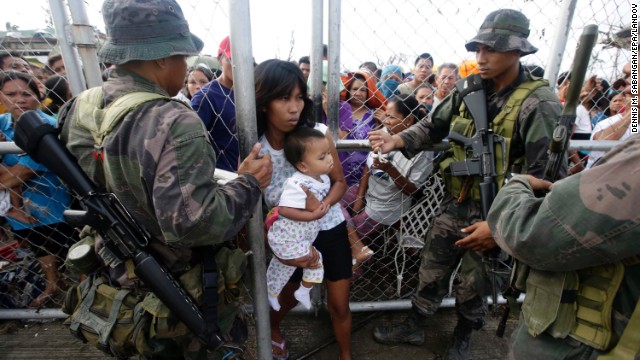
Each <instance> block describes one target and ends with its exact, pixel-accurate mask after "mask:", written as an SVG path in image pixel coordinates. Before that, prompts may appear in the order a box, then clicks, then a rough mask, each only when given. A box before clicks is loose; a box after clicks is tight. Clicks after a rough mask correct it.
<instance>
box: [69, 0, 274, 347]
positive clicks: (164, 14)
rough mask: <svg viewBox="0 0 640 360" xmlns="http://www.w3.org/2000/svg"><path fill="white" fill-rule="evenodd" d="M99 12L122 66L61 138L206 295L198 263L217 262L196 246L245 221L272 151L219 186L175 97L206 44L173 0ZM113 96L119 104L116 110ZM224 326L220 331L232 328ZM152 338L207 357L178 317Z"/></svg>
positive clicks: (205, 142)
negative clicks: (192, 59) (190, 62)
mask: <svg viewBox="0 0 640 360" xmlns="http://www.w3.org/2000/svg"><path fill="white" fill-rule="evenodd" d="M102 14H103V17H104V21H105V25H106V29H107V35H108V37H107V41H106V42H105V43H104V45H103V46H102V48H101V49H100V52H99V57H100V60H101V61H103V62H105V63H110V64H115V65H116V67H115V69H114V70H113V71H111V73H110V75H109V79H108V80H107V81H106V82H105V83H104V84H103V86H102V87H101V88H94V89H90V90H87V91H85V92H83V93H82V94H80V95H79V96H78V97H77V98H75V99H73V100H72V101H71V102H70V103H69V104H68V106H67V107H65V108H64V109H63V110H62V113H61V116H60V118H61V119H62V121H64V127H63V130H62V134H61V140H62V141H63V143H65V144H66V146H67V148H68V149H69V150H70V151H71V153H72V154H73V155H75V156H76V157H77V159H78V162H79V164H80V166H81V167H82V169H83V170H84V171H85V172H86V173H87V174H88V175H89V177H90V178H91V179H92V180H93V181H94V182H95V183H96V184H98V186H99V187H100V188H103V189H106V190H108V191H111V192H114V193H115V194H116V195H117V196H118V197H119V198H120V199H121V200H122V202H123V204H124V205H125V206H126V207H127V208H128V209H129V210H130V212H131V213H132V215H133V216H134V217H135V219H136V220H137V221H138V222H139V223H141V224H142V225H144V227H145V228H146V229H147V230H148V231H149V232H150V234H151V236H152V244H151V245H150V246H151V247H152V248H153V249H154V250H156V251H154V253H155V254H159V257H161V259H160V260H161V261H162V262H163V263H164V264H165V265H166V266H167V267H168V268H169V270H170V271H171V272H173V273H174V276H176V278H177V277H178V276H180V280H181V282H182V283H183V284H191V287H188V286H185V288H186V290H187V291H189V292H190V293H194V291H195V293H201V292H202V289H201V281H200V279H199V276H201V275H200V274H199V272H198V271H192V270H193V269H198V267H197V266H196V265H197V264H200V263H205V262H206V261H213V259H203V257H200V256H198V253H199V251H200V250H195V248H196V247H202V246H209V245H216V244H219V243H221V242H222V241H224V240H226V239H228V238H229V237H231V236H233V235H235V233H236V232H237V231H238V230H239V229H240V227H242V226H243V225H244V223H245V222H246V220H247V219H248V218H249V217H250V216H251V214H252V209H253V208H254V207H255V206H256V205H257V203H258V199H259V198H260V191H261V188H264V187H266V186H267V185H268V184H269V182H270V180H271V160H270V157H269V156H268V155H266V156H264V157H262V158H258V157H257V154H258V153H259V151H260V146H259V145H258V144H257V145H256V146H254V148H253V149H252V152H251V154H250V155H249V156H248V157H247V158H246V159H245V160H244V161H243V162H242V163H241V164H240V166H239V169H238V174H239V176H238V178H237V179H235V180H232V181H229V182H228V183H226V184H225V185H222V186H218V185H217V183H216V181H215V180H214V178H213V173H214V171H215V167H216V166H215V165H216V159H215V153H214V151H213V148H212V147H211V145H210V143H209V139H208V136H207V132H206V129H205V128H204V125H203V123H202V121H201V120H200V118H199V117H198V114H197V113H195V112H194V111H193V110H191V109H190V108H189V107H188V106H187V105H185V104H184V103H182V102H180V101H176V100H172V99H171V97H172V96H175V95H176V94H177V93H178V91H180V89H181V88H182V86H183V84H184V83H183V81H184V77H185V74H186V71H187V62H186V57H187V56H188V55H198V53H199V52H200V50H201V49H202V47H203V43H202V41H201V40H200V39H199V38H198V37H196V36H195V35H193V34H191V33H190V31H189V26H188V24H187V22H186V20H185V18H184V15H183V14H182V10H181V8H180V6H179V5H178V4H177V3H176V2H175V1H174V0H148V1H138V0H107V1H105V2H104V5H103V8H102ZM116 101H118V102H119V104H120V106H113V107H111V105H112V104H114V102H116ZM113 108H115V109H118V111H111V110H112V109H113ZM122 109H124V110H122ZM101 126H102V127H101ZM90 129H91V130H95V129H102V130H105V129H106V131H104V132H103V133H101V134H97V132H96V131H93V132H91V131H90ZM119 275H123V274H122V273H120V274H119ZM124 275H127V273H125V274H124ZM122 277H126V276H122ZM122 277H120V278H118V279H117V280H121V279H122ZM112 280H113V276H112ZM118 283H119V284H120V285H121V286H125V285H124V284H123V282H122V281H119V282H118ZM183 286H184V285H183ZM205 291H206V290H205ZM145 301H146V300H145ZM143 308H144V309H145V310H147V311H149V310H148V308H147V307H145V306H144V305H143ZM154 310H155V312H154V315H155V316H157V317H161V314H168V310H167V309H166V307H164V305H162V304H159V305H157V307H156V308H155V309H154ZM205 317H206V314H205ZM233 323H234V321H233V319H232V320H231V321H230V322H228V324H229V325H232V324H233ZM220 330H221V333H222V334H221V335H222V336H226V335H227V334H228V332H229V331H230V329H229V328H226V329H224V328H223V326H222V325H221V329H220ZM149 336H150V338H149V339H148V341H149V344H150V345H151V347H152V349H151V352H152V355H153V356H156V355H162V358H183V356H184V357H186V358H195V357H199V358H204V357H203V356H206V354H205V353H204V350H205V349H204V347H203V346H201V344H200V343H199V342H198V340H197V339H195V337H194V336H193V334H190V333H189V331H188V330H187V331H185V327H184V326H176V324H175V321H174V319H169V320H167V319H164V320H162V319H159V320H157V322H156V319H155V318H154V327H153V329H152V331H150V335H149ZM136 346H137V344H136Z"/></svg>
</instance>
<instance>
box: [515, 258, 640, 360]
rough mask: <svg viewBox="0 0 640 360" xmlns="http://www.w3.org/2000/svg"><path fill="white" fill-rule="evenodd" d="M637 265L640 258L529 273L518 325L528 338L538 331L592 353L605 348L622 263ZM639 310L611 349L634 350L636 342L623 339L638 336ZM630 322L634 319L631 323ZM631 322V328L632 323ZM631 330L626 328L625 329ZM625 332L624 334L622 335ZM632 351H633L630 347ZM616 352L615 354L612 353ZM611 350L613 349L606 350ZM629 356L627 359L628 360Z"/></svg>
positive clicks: (611, 334)
mask: <svg viewBox="0 0 640 360" xmlns="http://www.w3.org/2000/svg"><path fill="white" fill-rule="evenodd" d="M637 263H640V258H637V259H628V260H625V261H624V263H623V262H616V263H613V264H605V265H599V266H595V267H592V268H588V269H583V270H578V271H567V272H548V271H540V270H534V269H529V271H528V276H527V280H526V297H525V299H524V303H523V305H522V314H523V318H524V322H525V324H526V325H527V328H528V330H529V334H530V335H531V336H534V337H536V336H538V335H540V334H542V333H544V332H546V333H547V334H549V335H551V336H552V337H554V338H559V339H564V338H566V337H567V336H570V337H572V338H573V339H575V340H577V341H579V342H581V343H583V344H586V345H588V346H590V347H593V348H594V349H597V350H601V351H602V350H609V349H610V348H611V341H612V339H613V329H612V310H613V301H614V299H615V297H616V294H617V293H618V290H619V288H620V285H621V283H622V280H623V278H624V272H625V265H634V264H637ZM639 311H640V306H636V310H635V312H634V314H633V315H632V317H631V321H630V322H629V325H628V326H627V329H625V332H624V335H623V336H622V338H621V339H620V341H619V343H618V345H617V346H616V350H617V351H620V350H618V349H619V348H621V347H627V348H628V347H631V348H633V350H630V351H632V352H637V351H638V347H640V343H638V342H636V341H635V340H633V341H631V343H632V344H631V346H630V345H629V340H624V339H625V336H629V335H631V336H634V334H636V335H635V337H636V338H637V337H638V330H640V329H638V328H635V327H637V326H638V320H640V319H638V318H637V317H639V316H640V312H639ZM634 319H635V320H634ZM632 323H635V325H632ZM632 326H633V327H634V328H630V327H632ZM627 333H629V335H628V334H627ZM634 347H635V348H634ZM617 351H616V352H617ZM612 352H613V351H612ZM631 358H633V357H631Z"/></svg>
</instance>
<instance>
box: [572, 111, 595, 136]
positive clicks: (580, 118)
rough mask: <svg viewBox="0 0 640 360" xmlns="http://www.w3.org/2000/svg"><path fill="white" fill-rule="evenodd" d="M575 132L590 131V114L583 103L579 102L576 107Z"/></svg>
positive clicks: (583, 132)
mask: <svg viewBox="0 0 640 360" xmlns="http://www.w3.org/2000/svg"><path fill="white" fill-rule="evenodd" d="M575 133H576V134H590V133H591V115H589V110H587V108H586V107H584V105H582V104H580V105H578V107H577V108H576V131H575Z"/></svg>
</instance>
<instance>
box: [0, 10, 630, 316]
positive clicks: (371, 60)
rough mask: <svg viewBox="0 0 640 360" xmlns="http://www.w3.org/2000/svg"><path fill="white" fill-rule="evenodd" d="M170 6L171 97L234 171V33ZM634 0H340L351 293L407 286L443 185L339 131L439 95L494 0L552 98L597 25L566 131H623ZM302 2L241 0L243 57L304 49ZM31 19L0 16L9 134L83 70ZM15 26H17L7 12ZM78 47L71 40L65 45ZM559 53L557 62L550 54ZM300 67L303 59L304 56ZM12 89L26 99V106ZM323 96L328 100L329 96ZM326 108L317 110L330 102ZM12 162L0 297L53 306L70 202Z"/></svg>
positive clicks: (579, 162) (68, 239)
mask: <svg viewBox="0 0 640 360" xmlns="http://www.w3.org/2000/svg"><path fill="white" fill-rule="evenodd" d="M178 3H179V4H180V5H181V6H182V8H183V11H184V13H185V16H186V18H187V20H188V21H189V24H190V28H191V31H192V32H194V33H195V34H197V35H199V36H200V37H201V38H202V39H203V40H204V42H205V49H204V50H203V52H202V54H201V56H199V57H194V58H190V59H189V60H188V61H189V65H190V69H189V72H188V74H186V77H185V87H184V89H183V90H182V91H181V93H180V94H179V95H178V96H179V97H180V98H182V99H183V100H185V101H188V102H190V103H191V104H192V106H193V108H194V110H195V111H197V112H198V114H199V115H200V117H201V118H202V120H203V122H204V123H205V125H206V128H207V130H208V131H209V133H210V135H211V140H212V145H213V146H214V149H215V150H216V155H217V156H218V164H217V165H218V167H219V168H221V169H225V170H229V171H235V170H237V166H238V158H239V154H240V151H239V141H238V135H237V134H238V130H239V129H238V126H239V125H238V124H237V123H236V107H235V105H236V99H235V94H234V76H233V72H234V71H237V68H236V67H235V65H234V59H233V56H232V55H231V44H230V42H229V41H228V38H227V36H228V35H229V34H230V32H231V31H230V26H231V24H230V22H231V19H230V15H229V14H230V12H229V3H228V1H222V0H220V1H208V0H178ZM576 3H577V4H576ZM100 5H101V1H85V6H86V11H87V14H88V19H89V22H90V25H93V26H95V31H96V32H95V37H96V40H97V42H98V44H99V43H100V42H101V41H103V40H104V38H105V36H104V24H103V23H102V19H101V17H100V14H99V9H100ZM631 6H632V3H630V2H629V1H626V0H614V1H605V0H596V1H589V2H587V1H586V0H579V1H573V2H569V1H568V0H565V1H560V0H549V1H535V2H534V1H498V0H493V1H491V2H482V3H480V2H472V1H455V2H444V3H443V2H434V1H418V0H403V1H382V0H374V1H371V0H368V1H364V0H344V1H342V2H341V18H340V34H341V36H340V44H333V43H331V44H328V45H329V46H328V49H329V51H336V50H335V49H338V50H337V51H338V52H339V59H340V62H339V68H340V69H341V80H342V81H341V84H340V87H341V89H336V88H330V89H327V90H326V91H327V92H328V93H329V94H336V93H338V92H341V96H340V99H341V100H340V103H339V105H338V107H339V109H340V111H339V115H338V116H339V118H338V120H337V122H336V123H337V124H338V129H336V133H337V134H338V136H339V139H338V140H339V141H338V146H339V149H341V151H340V159H341V163H342V166H343V170H344V173H345V177H346V179H347V182H348V185H349V191H348V192H347V195H345V198H344V199H343V201H342V204H343V207H344V209H345V214H347V215H348V217H349V218H350V219H351V221H352V223H351V224H352V225H353V226H352V227H350V229H349V230H350V239H349V240H350V242H351V245H352V249H353V252H352V253H353V257H354V259H355V261H354V263H355V265H354V277H353V281H352V288H351V291H352V294H351V299H352V301H354V302H366V303H376V302H381V301H385V300H397V299H404V298H407V297H408V296H410V295H411V294H412V291H414V290H415V287H416V284H417V274H418V267H419V253H420V249H421V247H422V245H423V242H424V237H425V233H426V231H427V229H428V227H429V224H430V221H431V219H432V218H433V217H434V216H435V214H436V213H437V211H438V204H439V202H440V200H441V199H442V197H443V193H444V190H443V184H442V180H441V179H440V177H439V176H437V175H433V174H432V170H433V160H434V158H437V155H438V153H437V152H425V153H423V154H420V155H419V156H417V157H415V158H413V159H412V160H411V161H409V160H407V159H406V158H404V157H403V155H402V154H400V153H396V154H393V155H392V156H391V158H390V159H387V161H391V162H392V163H393V164H394V165H395V166H398V167H400V168H401V174H402V175H403V176H404V177H406V179H408V180H409V182H410V186H408V187H406V186H405V187H404V188H403V189H402V190H401V187H399V186H398V184H395V183H394V182H393V179H389V176H388V174H385V173H384V172H383V173H379V170H378V168H380V166H379V164H380V163H381V162H384V161H385V160H384V159H383V156H378V154H370V153H369V152H368V150H365V149H366V145H364V146H360V148H359V149H360V150H342V149H344V147H343V146H342V145H343V144H346V143H348V141H344V140H352V144H353V143H354V142H353V141H355V142H357V141H358V140H366V139H367V133H368V132H369V131H371V130H372V129H378V128H381V127H383V123H382V120H383V119H384V118H385V117H389V116H397V115H395V114H394V113H391V114H390V113H389V111H387V110H385V109H384V104H385V103H386V98H389V97H391V96H392V94H394V93H396V92H405V93H408V94H412V95H415V97H416V98H417V99H418V100H419V102H420V103H421V104H423V105H424V107H425V108H426V109H431V108H433V106H435V105H436V104H437V103H438V102H439V101H441V100H442V99H443V98H444V97H446V95H447V94H448V92H449V91H451V89H452V87H453V84H454V82H455V80H457V79H458V78H460V77H461V76H466V75H467V74H469V73H472V72H473V71H474V70H476V64H475V60H474V54H473V53H469V52H467V51H466V50H465V47H464V44H465V42H466V41H468V40H469V39H471V38H472V37H473V36H474V35H475V33H476V31H477V29H478V28H479V26H480V24H481V23H482V20H483V19H484V17H485V16H486V15H487V14H489V12H491V11H493V10H496V9H499V8H513V9H517V10H520V11H522V12H523V13H524V14H525V15H527V16H528V17H529V19H530V20H531V24H530V27H531V32H530V36H529V40H530V41H531V43H532V44H533V45H534V46H536V47H537V48H538V49H539V50H538V52H537V53H535V54H532V55H529V56H526V57H524V58H523V59H522V62H523V64H524V65H527V66H531V68H530V71H532V72H536V74H538V76H541V77H542V76H544V77H545V78H548V79H549V80H551V82H552V86H554V87H555V88H556V89H557V91H558V95H559V97H560V98H561V99H562V96H563V94H564V91H565V87H566V84H567V83H568V81H569V80H570V75H569V76H567V74H566V73H565V72H566V71H568V70H569V69H570V67H571V64H572V62H573V49H574V48H575V46H576V43H577V39H578V37H579V36H580V33H581V31H582V28H583V27H584V26H585V25H586V24H597V25H598V26H599V31H600V36H599V40H598V44H597V46H596V48H595V49H594V51H593V55H592V58H591V59H590V65H589V69H588V74H587V77H588V81H587V82H586V83H585V86H584V91H583V92H584V94H583V96H582V100H583V102H582V106H581V107H579V110H578V120H577V129H576V134H577V136H576V139H589V138H593V139H597V140H620V139H623V138H625V137H626V136H628V135H629V133H630V130H627V132H624V133H621V132H620V131H618V132H612V131H610V130H609V131H607V128H609V129H613V128H615V129H618V128H620V127H621V126H624V125H626V126H627V129H630V128H629V125H628V116H625V114H629V111H628V109H629V108H630V99H629V97H628V96H626V97H625V96H624V94H623V93H622V92H621V89H624V88H625V87H626V86H627V84H628V83H627V82H626V81H628V79H629V75H630V71H631V70H630V68H625V64H627V63H628V62H629V61H630V58H631V55H630V52H629V51H628V50H627V46H628V44H627V43H625V41H626V40H625V39H626V38H628V36H629V35H627V34H625V33H624V29H625V28H626V27H627V26H628V25H629V24H630V22H631ZM636 6H637V4H636ZM310 9H311V7H310V5H309V2H305V1H294V0H290V1H285V0H282V1H268V2H267V1H265V2H263V1H253V2H251V35H252V39H253V43H252V47H253V54H254V61H255V62H256V63H260V62H261V61H264V60H266V59H269V58H273V57H278V58H280V59H283V60H291V61H296V62H298V61H299V60H301V58H302V57H304V56H308V55H310V54H311V52H312V51H311V48H312V46H315V45H317V44H315V45H314V44H312V43H311V38H312V36H311V26H310V24H311V23H312V21H314V18H315V19H316V20H317V18H318V17H320V18H322V16H320V15H321V14H318V13H315V14H314V13H311V10H310ZM290 14H295V15H290ZM53 15H54V16H55V15H56V14H53ZM63 15H64V14H63ZM64 16H66V15H64ZM325 16H326V15H325ZM54 20H55V19H54ZM247 20H248V19H233V21H235V22H247ZM42 21H43V27H45V26H44V25H49V27H47V30H46V31H27V30H22V29H21V28H17V27H15V26H14V27H13V28H11V26H10V25H11V24H7V31H5V32H0V37H2V39H1V40H0V52H2V54H4V55H3V58H2V61H1V62H0V67H2V70H3V71H8V70H16V71H22V72H24V73H26V74H27V76H32V77H33V80H28V78H27V80H25V78H23V77H20V76H18V77H17V78H16V79H14V80H11V81H7V82H6V83H3V84H2V85H1V86H0V93H1V94H2V95H1V97H2V104H3V105H2V106H4V108H3V109H1V110H2V111H1V112H2V113H4V114H3V115H0V117H1V119H2V121H1V122H0V125H1V126H3V127H2V129H0V130H2V131H3V133H4V135H5V139H6V140H8V141H10V140H11V139H12V136H13V133H12V130H10V128H12V126H11V124H12V121H13V120H15V119H14V117H15V114H18V113H19V111H18V110H16V109H15V108H16V105H17V104H20V105H19V107H20V109H22V110H27V109H29V110H31V109H42V111H44V112H45V113H47V114H49V115H51V116H52V120H51V121H52V122H53V121H55V114H56V113H57V111H58V110H59V107H60V106H61V105H62V104H63V103H64V102H65V101H67V100H68V99H69V98H70V96H71V94H72V91H71V86H70V85H69V80H71V79H70V78H73V77H83V76H86V74H84V75H82V74H81V71H74V72H73V73H71V72H70V73H69V78H67V74H66V72H65V70H64V65H63V64H64V63H65V62H67V61H68V59H69V56H75V53H73V52H71V53H66V56H64V57H65V58H64V61H63V60H62V59H59V58H57V57H56V56H55V55H56V54H59V53H60V52H61V51H60V49H59V48H58V47H57V44H58V42H59V38H60V36H64V35H61V34H67V33H66V30H63V29H58V31H57V33H58V37H56V30H54V29H53V28H52V26H53V21H52V20H48V19H43V20H42ZM563 24H564V26H566V28H563ZM14 25H19V24H18V22H17V20H16V23H15V24H14ZM56 26H57V25H56ZM39 28H42V27H39ZM326 38H327V37H326V36H325V39H326ZM325 43H326V41H325ZM559 43H560V45H558V44H559ZM563 43H566V47H564V48H563V46H562V44H563ZM233 45H234V46H236V44H233ZM244 45H246V44H244ZM244 45H243V46H244ZM80 47H82V46H80ZM78 48H79V47H78V46H77V44H76V47H75V48H74V49H75V51H78ZM425 53H427V54H428V56H427V55H424V54H425ZM557 53H559V54H560V61H555V60H553V59H554V56H557ZM62 55H65V52H63V54H62ZM329 55H332V54H329ZM85 61H86V60H85ZM548 64H555V65H554V68H552V69H550V68H548ZM85 65H86V64H85ZM95 65H96V66H97V64H95ZM299 66H300V67H301V69H302V68H303V69H310V68H311V67H310V64H306V63H305V62H304V61H302V62H300V63H299ZM29 68H30V69H29ZM84 68H85V72H86V71H87V69H86V66H84ZM318 68H321V67H318ZM545 70H546V71H547V73H546V74H545ZM106 71H108V70H106ZM324 71H325V72H326V71H327V70H324ZM550 74H553V75H552V76H551V75H550ZM316 75H317V74H316ZM556 75H558V76H556ZM312 76H314V74H312ZM325 76H326V74H325ZM556 78H557V79H556ZM556 80H557V81H556ZM625 80H626V81H625ZM83 81H84V80H83ZM323 81H324V82H327V80H326V79H323ZM84 83H87V82H84ZM7 86H8V87H7ZM12 86H13V87H12ZM342 87H344V89H342ZM11 89H14V90H16V89H17V93H16V94H13V95H12V92H11V91H10V90H11ZM12 96H13V97H12ZM16 96H21V97H23V98H26V103H25V100H24V99H18V97H16ZM325 99H326V101H334V100H333V99H337V96H336V97H332V96H326V97H325ZM329 99H331V100H329ZM434 102H435V104H434ZM25 104H27V105H25ZM324 105H325V107H324V110H325V113H326V112H327V108H326V105H327V103H326V102H325V104H324ZM14 110H15V111H14ZM385 125H388V124H386V122H385ZM5 130H6V131H5ZM8 152H9V153H10V152H11V151H8ZM597 156H601V154H599V153H596V152H592V153H588V152H577V153H576V155H575V157H574V158H573V160H572V166H573V165H575V166H574V168H572V171H574V170H575V171H577V170H578V169H579V168H580V167H581V166H588V165H590V164H591V163H592V162H593V160H594V159H595V158H596V157H597ZM23 160H24V157H21V156H20V155H17V154H6V155H4V158H3V160H2V166H1V167H0V182H1V183H2V185H3V188H5V189H6V190H4V193H3V194H0V202H1V204H0V208H4V209H6V210H5V213H4V214H3V219H4V220H3V224H4V225H3V228H2V231H1V232H0V241H1V242H2V245H3V246H2V247H1V248H0V256H2V263H1V264H2V278H0V285H1V286H2V287H1V288H0V298H2V299H4V300H3V301H2V303H0V306H4V307H7V308H21V307H25V306H29V305H32V306H51V307H55V306H57V305H59V304H60V302H59V301H60V299H61V295H60V294H61V293H60V292H59V290H60V289H63V288H65V287H66V286H68V285H70V284H71V283H73V282H74V281H75V279H74V278H73V277H67V276H66V275H65V272H64V268H63V267H62V268H61V265H62V263H63V260H64V259H63V257H64V254H65V253H66V249H67V248H68V246H69V245H70V244H71V243H73V242H74V241H75V235H74V231H73V229H72V228H69V227H67V226H64V225H62V226H56V225H55V224H58V223H60V224H62V223H63V222H62V217H61V210H60V211H58V210H59V209H62V208H64V207H69V206H70V205H71V199H70V198H69V196H68V193H67V192H66V189H65V188H64V185H62V184H61V183H60V182H59V181H58V180H57V179H56V178H55V177H52V176H51V174H50V173H48V172H47V170H46V169H40V168H37V166H38V165H37V164H32V163H25V161H23ZM374 162H375V163H376V166H373V164H374ZM25 169H31V170H32V171H27V170H25ZM385 176H386V178H385ZM363 179H364V181H363ZM54 203H55V205H54ZM363 210H364V211H363ZM367 210H369V213H367ZM363 214H364V215H363ZM16 219H21V220H22V221H18V222H16V221H17V220H16ZM372 220H374V221H372ZM56 229H57V231H54V230H56ZM45 230H46V231H45ZM31 238H33V239H34V240H31ZM49 243H56V244H55V246H54V245H50V244H49ZM46 295H52V296H51V297H49V296H46ZM34 301H35V302H34ZM404 306H405V307H406V304H405V305H404Z"/></svg>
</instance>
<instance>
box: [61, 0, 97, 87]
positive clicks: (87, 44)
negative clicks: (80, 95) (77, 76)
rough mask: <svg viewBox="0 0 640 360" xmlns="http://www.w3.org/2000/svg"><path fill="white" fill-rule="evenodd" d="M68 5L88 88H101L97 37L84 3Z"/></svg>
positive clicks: (70, 0)
mask: <svg viewBox="0 0 640 360" xmlns="http://www.w3.org/2000/svg"><path fill="white" fill-rule="evenodd" d="M68 3H69V11H70V12H71V19H72V21H73V24H72V25H71V30H72V35H73V44H74V45H75V46H76V48H77V49H78V54H79V55H80V58H81V59H82V68H83V69H84V77H85V79H86V81H87V87H90V88H92V87H96V86H101V85H102V71H101V70H100V62H99V61H98V55H97V51H96V50H97V46H96V37H95V34H94V32H93V26H91V24H90V23H89V17H88V16H87V10H86V9H85V5H84V1H82V0H68Z"/></svg>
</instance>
